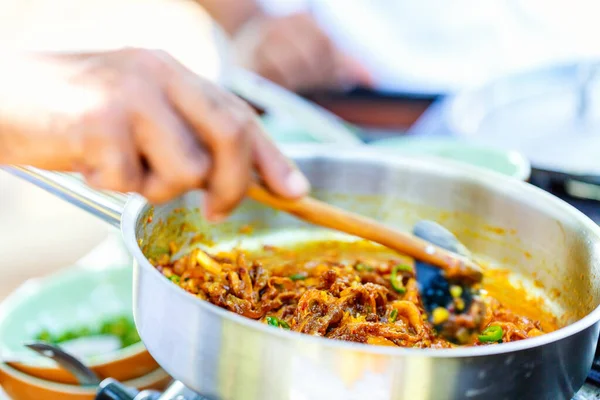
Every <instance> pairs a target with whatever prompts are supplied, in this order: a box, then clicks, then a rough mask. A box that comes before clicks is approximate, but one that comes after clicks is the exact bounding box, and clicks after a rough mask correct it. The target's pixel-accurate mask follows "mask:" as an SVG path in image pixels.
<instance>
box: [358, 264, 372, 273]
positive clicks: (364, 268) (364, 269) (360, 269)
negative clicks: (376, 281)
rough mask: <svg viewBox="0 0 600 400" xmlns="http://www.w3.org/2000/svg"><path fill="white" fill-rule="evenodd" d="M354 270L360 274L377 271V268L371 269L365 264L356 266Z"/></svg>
mask: <svg viewBox="0 0 600 400" xmlns="http://www.w3.org/2000/svg"><path fill="white" fill-rule="evenodd" d="M354 268H355V269H356V270H357V271H358V272H373V271H375V268H373V267H371V266H370V265H368V264H364V263H358V264H356V266H355V267H354Z"/></svg>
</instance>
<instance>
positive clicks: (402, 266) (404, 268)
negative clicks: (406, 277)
mask: <svg viewBox="0 0 600 400" xmlns="http://www.w3.org/2000/svg"><path fill="white" fill-rule="evenodd" d="M394 269H397V270H398V271H404V272H412V270H413V269H412V267H411V266H410V265H406V264H397V265H396V266H395V267H394Z"/></svg>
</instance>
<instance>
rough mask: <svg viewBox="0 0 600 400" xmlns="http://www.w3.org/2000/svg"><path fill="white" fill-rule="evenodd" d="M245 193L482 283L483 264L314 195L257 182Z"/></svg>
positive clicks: (456, 277) (315, 221)
mask: <svg viewBox="0 0 600 400" xmlns="http://www.w3.org/2000/svg"><path fill="white" fill-rule="evenodd" d="M246 194H247V196H248V197H249V198H251V199H253V200H254V201H257V202H259V203H262V204H265V205H267V206H269V207H272V208H275V209H277V210H281V211H285V212H287V213H289V214H292V215H294V216H296V217H298V218H300V219H302V220H304V221H307V222H310V223H312V224H315V225H319V226H323V227H326V228H330V229H335V230H338V231H340V232H344V233H348V234H350V235H354V236H358V237H360V238H363V239H367V240H370V241H372V242H375V243H379V244H381V245H383V246H386V247H388V248H390V249H393V250H396V251H398V252H400V253H403V254H406V255H408V256H411V257H413V258H414V259H416V260H419V261H423V262H426V263H429V264H432V265H435V266H436V267H438V268H440V269H442V270H443V271H444V273H445V275H446V277H447V278H455V279H462V280H468V281H471V282H480V281H481V279H482V278H483V272H482V270H481V267H480V266H479V265H478V264H476V263H475V262H474V261H472V260H470V259H468V258H466V257H463V256H460V255H458V254H455V253H452V252H449V251H447V250H444V249H442V248H441V247H437V246H434V245H432V244H431V243H429V242H426V241H424V240H422V239H419V238H417V237H415V236H413V235H410V234H408V233H404V232H400V231H397V230H395V229H392V228H390V227H387V226H385V225H383V224H381V223H379V222H377V221H375V220H373V219H370V218H367V217H363V216H361V215H358V214H354V213H351V212H348V211H345V210H342V209H340V208H337V207H334V206H331V205H329V204H327V203H324V202H322V201H319V200H316V199H314V198H311V197H304V198H302V199H299V200H287V199H283V198H280V197H278V196H276V195H274V194H273V193H271V192H270V191H269V190H268V189H266V188H264V187H263V186H262V185H260V184H259V183H256V182H253V183H251V184H250V186H249V188H248V191H247V193H246Z"/></svg>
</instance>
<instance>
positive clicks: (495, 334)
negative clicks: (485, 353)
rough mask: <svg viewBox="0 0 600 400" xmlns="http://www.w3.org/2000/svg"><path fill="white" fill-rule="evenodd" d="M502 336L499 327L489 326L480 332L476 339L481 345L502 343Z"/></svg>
mask: <svg viewBox="0 0 600 400" xmlns="http://www.w3.org/2000/svg"><path fill="white" fill-rule="evenodd" d="M502 335H504V331H502V327H501V326H498V325H490V326H488V327H487V328H485V329H484V330H483V332H481V335H479V336H478V338H479V341H480V342H483V343H494V342H497V343H502Z"/></svg>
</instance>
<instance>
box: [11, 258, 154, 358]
mask: <svg viewBox="0 0 600 400" xmlns="http://www.w3.org/2000/svg"><path fill="white" fill-rule="evenodd" d="M132 279H133V277H132V271H131V265H129V264H127V265H113V266H74V267H70V268H68V269H66V270H63V271H62V272H59V273H57V274H54V275H51V276H49V277H47V278H41V279H33V280H30V281H27V282H26V283H25V284H23V285H22V286H21V287H20V288H18V289H17V290H16V291H15V292H13V293H12V294H11V295H10V296H9V297H8V298H7V299H6V300H5V301H4V302H2V304H0V356H1V357H2V360H3V361H8V362H20V363H25V364H28V365H35V366H40V367H52V366H54V365H55V364H54V362H52V361H51V360H49V359H47V358H45V357H42V356H39V355H37V353H34V352H33V351H30V350H29V349H27V348H25V347H24V346H23V344H24V343H26V342H30V341H33V340H35V339H36V337H37V335H38V334H39V333H40V332H41V331H49V332H51V333H54V334H60V333H61V332H64V331H70V330H73V329H78V328H81V327H89V328H92V329H94V328H96V327H98V326H99V325H100V324H102V322H103V321H105V320H106V319H110V318H111V317H115V316H126V317H130V318H133V311H132V310H133V307H132V284H133V282H132ZM144 350H145V349H144V345H143V344H142V343H141V342H138V343H135V344H133V345H130V346H127V347H125V348H122V349H119V350H115V351H112V352H110V353H108V354H101V355H94V356H91V357H89V358H88V359H86V360H84V361H86V362H87V363H88V364H102V363H106V362H110V361H112V360H115V359H122V358H124V357H128V356H129V355H132V354H136V353H139V352H140V351H144Z"/></svg>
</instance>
